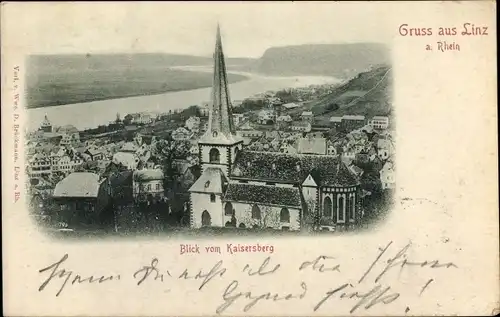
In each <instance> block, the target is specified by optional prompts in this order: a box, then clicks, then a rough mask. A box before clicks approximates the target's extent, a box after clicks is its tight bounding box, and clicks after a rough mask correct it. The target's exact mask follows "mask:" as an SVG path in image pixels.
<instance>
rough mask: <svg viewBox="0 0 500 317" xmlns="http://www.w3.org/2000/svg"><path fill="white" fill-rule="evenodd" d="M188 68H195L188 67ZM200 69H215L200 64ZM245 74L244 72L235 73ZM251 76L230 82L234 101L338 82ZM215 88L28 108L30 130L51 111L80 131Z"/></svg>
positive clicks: (197, 100)
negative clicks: (275, 91)
mask: <svg viewBox="0 0 500 317" xmlns="http://www.w3.org/2000/svg"><path fill="white" fill-rule="evenodd" d="M183 68H184V69H186V70H189V69H193V67H189V66H185V67H183ZM195 69H196V70H198V71H200V70H206V71H211V67H205V69H202V68H199V67H196V68H195ZM232 73H241V72H232ZM241 74H244V75H246V76H248V77H249V79H248V80H244V81H240V82H237V83H234V84H231V85H229V89H230V95H231V99H232V100H241V99H244V98H246V97H249V96H251V95H254V94H257V93H262V92H265V91H267V90H279V89H283V88H291V87H304V86H309V85H312V84H325V83H338V82H340V81H339V80H338V79H336V78H334V77H319V76H298V77H269V76H262V75H256V74H250V73H241ZM210 91H211V88H200V89H193V90H185V91H177V92H169V93H164V94H159V95H149V96H136V97H128V98H119V99H108V100H100V101H92V102H84V103H76V104H71V105H62V106H54V107H46V108H35V109H28V110H27V114H28V117H27V122H26V123H27V129H28V130H29V131H33V130H36V129H37V128H38V127H39V126H40V124H41V123H42V121H43V118H44V115H45V114H47V116H48V118H49V120H50V121H51V122H52V124H53V125H54V126H62V125H66V124H71V125H73V126H75V127H76V128H77V129H79V130H83V129H86V128H95V127H97V126H98V125H102V124H108V123H109V122H110V121H112V120H114V119H115V118H116V114H117V113H120V115H121V117H122V118H123V117H124V116H125V115H126V114H127V113H136V112H142V111H151V112H168V111H169V110H174V109H178V108H188V107H189V106H191V105H199V104H201V103H202V102H205V101H208V100H210Z"/></svg>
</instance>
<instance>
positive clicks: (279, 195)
mask: <svg viewBox="0 0 500 317" xmlns="http://www.w3.org/2000/svg"><path fill="white" fill-rule="evenodd" d="M224 200H225V201H238V202H246V203H255V204H262V205H279V206H287V207H294V208H301V206H302V205H301V197H300V190H299V189H298V188H287V187H276V186H263V185H251V184H239V183H231V184H229V187H228V188H227V191H226V194H225V196H224Z"/></svg>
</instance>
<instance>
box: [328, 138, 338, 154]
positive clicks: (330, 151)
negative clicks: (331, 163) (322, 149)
mask: <svg viewBox="0 0 500 317" xmlns="http://www.w3.org/2000/svg"><path fill="white" fill-rule="evenodd" d="M326 154H327V155H337V147H336V146H335V144H334V143H333V142H332V141H330V140H328V141H326Z"/></svg>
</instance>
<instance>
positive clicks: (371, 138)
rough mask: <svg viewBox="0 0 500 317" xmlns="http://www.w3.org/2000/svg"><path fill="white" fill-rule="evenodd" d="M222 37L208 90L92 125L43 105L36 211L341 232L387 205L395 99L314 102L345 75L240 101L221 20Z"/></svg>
mask: <svg viewBox="0 0 500 317" xmlns="http://www.w3.org/2000/svg"><path fill="white" fill-rule="evenodd" d="M216 42H217V43H216V53H215V54H214V63H215V66H214V84H213V87H212V97H211V98H212V100H211V101H209V102H203V103H201V104H200V105H192V106H189V107H188V108H186V109H176V110H170V111H168V113H146V112H140V113H131V114H125V115H124V116H123V117H122V116H121V114H119V113H117V115H116V119H115V120H114V121H113V122H110V123H109V124H107V125H102V126H99V127H97V128H94V129H87V130H83V131H79V130H78V129H76V128H75V127H74V126H71V125H65V126H60V127H57V126H53V125H52V123H51V118H49V117H47V116H45V119H44V121H43V122H42V124H41V126H40V127H39V128H38V130H36V131H34V132H29V133H27V136H26V144H25V149H26V150H25V152H26V174H27V178H26V179H27V182H26V191H27V195H28V197H29V204H30V212H31V213H32V214H33V216H34V219H36V221H38V222H39V223H40V224H41V225H42V226H44V227H45V228H48V229H49V230H50V231H54V232H84V233H85V232H114V233H129V232H141V233H144V232H176V231H179V230H181V231H183V232H187V231H190V232H193V231H199V230H192V229H204V230H212V231H213V230H215V231H216V232H227V231H232V230H233V231H239V232H253V231H258V230H272V231H274V232H276V231H277V230H279V231H281V232H283V231H307V232H312V231H329V232H331V231H333V232H339V231H340V232H341V231H349V230H355V229H357V228H360V227H365V228H366V227H368V226H369V225H370V224H371V223H373V222H374V220H376V219H378V218H380V217H383V215H384V214H385V213H386V212H387V211H388V209H390V204H391V202H392V198H391V197H392V192H393V189H394V187H395V166H394V156H395V147H394V143H393V132H392V131H394V124H393V122H392V119H391V117H390V111H389V113H386V114H385V115H378V114H373V112H372V113H370V116H365V115H359V111H358V114H349V113H346V112H345V110H346V109H349V108H346V107H345V104H342V103H341V101H339V103H337V101H335V100H334V101H333V102H331V103H328V104H327V105H326V106H325V107H324V108H323V110H322V111H321V112H318V110H317V108H314V107H312V106H311V105H313V104H314V103H315V102H317V101H318V100H322V99H323V100H324V97H325V96H328V95H329V94H331V93H332V91H334V90H335V89H339V85H338V84H337V85H336V84H323V85H311V86H308V87H303V88H289V89H283V90H280V91H267V92H264V93H261V94H258V95H254V96H250V97H248V98H246V99H244V100H232V101H231V100H230V99H229V98H228V96H229V95H230V93H229V85H228V83H227V74H226V69H225V62H224V55H223V53H222V42H221V39H220V33H219V31H218V33H217V41H216ZM389 70H390V69H389ZM383 73H384V76H383V77H382V80H383V79H384V78H385V76H386V74H387V73H388V70H383ZM359 76H360V75H358V76H357V77H356V78H359ZM347 84H349V82H347ZM342 85H343V84H340V89H343V87H342ZM344 85H345V83H344ZM377 85H378V83H377V84H376V86H377ZM370 91H373V89H370ZM370 91H369V92H370ZM369 92H368V93H369ZM349 93H351V92H349V91H346V94H349ZM357 93H358V94H359V91H358V92H357ZM366 95H367V93H365V94H363V95H360V96H356V98H355V99H354V101H353V100H352V99H351V100H350V101H349V102H350V104H354V103H356V100H358V99H359V98H362V97H363V96H366ZM386 105H387V104H386ZM339 109H343V110H344V112H341V113H343V114H342V115H337V116H336V115H335V113H336V112H337V110H339ZM184 229H190V230H184Z"/></svg>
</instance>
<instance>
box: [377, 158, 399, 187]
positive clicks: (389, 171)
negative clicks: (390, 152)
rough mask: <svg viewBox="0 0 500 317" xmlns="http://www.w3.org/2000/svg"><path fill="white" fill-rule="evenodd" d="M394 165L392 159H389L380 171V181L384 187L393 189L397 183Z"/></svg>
mask: <svg viewBox="0 0 500 317" xmlns="http://www.w3.org/2000/svg"><path fill="white" fill-rule="evenodd" d="M395 176H396V175H395V171H394V166H393V163H392V162H391V161H387V162H386V163H385V164H384V167H382V170H381V171H380V182H381V183H382V189H392V188H394V187H395V184H396V177H395Z"/></svg>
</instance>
